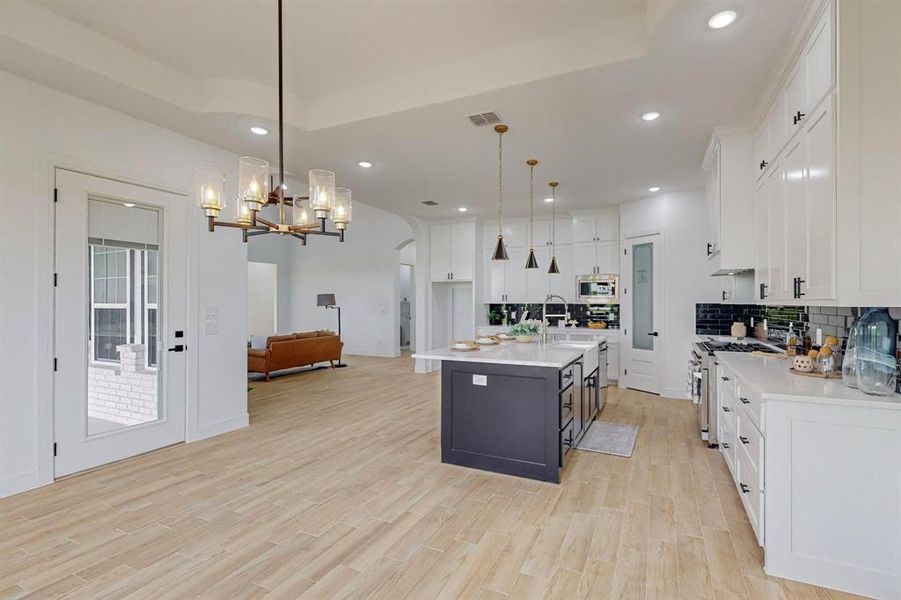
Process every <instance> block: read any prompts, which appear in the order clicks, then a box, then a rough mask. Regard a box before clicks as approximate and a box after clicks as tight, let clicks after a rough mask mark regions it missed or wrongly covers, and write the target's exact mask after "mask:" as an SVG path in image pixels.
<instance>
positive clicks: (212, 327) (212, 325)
mask: <svg viewBox="0 0 901 600" xmlns="http://www.w3.org/2000/svg"><path fill="white" fill-rule="evenodd" d="M203 332H204V333H205V334H206V335H219V321H207V322H206V323H204V329H203Z"/></svg>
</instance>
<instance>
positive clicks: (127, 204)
mask: <svg viewBox="0 0 901 600" xmlns="http://www.w3.org/2000/svg"><path fill="white" fill-rule="evenodd" d="M122 206H124V207H125V208H134V207H135V203H134V202H123V203H122Z"/></svg>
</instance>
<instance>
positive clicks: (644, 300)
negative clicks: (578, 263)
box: [620, 234, 662, 394]
mask: <svg viewBox="0 0 901 600" xmlns="http://www.w3.org/2000/svg"><path fill="white" fill-rule="evenodd" d="M623 250H624V251H623V274H622V277H621V278H620V283H621V285H622V288H623V289H622V297H621V299H620V302H621V306H620V310H621V313H622V317H623V335H624V336H625V340H624V342H625V343H624V344H623V348H624V350H625V352H624V359H625V365H624V368H623V373H624V375H623V383H624V385H625V387H628V388H633V389H636V390H642V391H645V392H651V393H654V394H658V393H660V373H659V370H660V361H659V353H660V329H661V326H660V325H661V310H660V308H661V298H662V295H661V288H660V235H659V234H654V235H646V236H641V237H632V238H627V239H626V241H625V244H624V248H623Z"/></svg>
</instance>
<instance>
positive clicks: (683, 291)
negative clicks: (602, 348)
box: [619, 190, 718, 398]
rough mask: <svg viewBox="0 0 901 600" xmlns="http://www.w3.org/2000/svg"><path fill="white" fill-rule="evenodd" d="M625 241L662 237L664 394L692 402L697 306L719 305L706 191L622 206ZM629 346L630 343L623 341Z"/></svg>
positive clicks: (661, 347) (661, 380) (669, 195)
mask: <svg viewBox="0 0 901 600" xmlns="http://www.w3.org/2000/svg"><path fill="white" fill-rule="evenodd" d="M619 214H620V236H621V237H622V238H623V239H625V238H627V237H632V236H636V235H644V234H649V233H654V232H658V231H659V232H661V233H662V234H663V269H662V271H663V273H662V274H663V282H662V286H663V294H662V298H661V300H660V301H661V302H662V303H663V324H662V326H661V328H660V336H661V337H660V342H661V343H660V353H659V356H660V361H661V366H660V393H661V395H663V396H667V397H670V398H685V397H688V394H687V390H686V383H685V382H686V377H687V376H686V369H687V367H686V364H687V362H688V359H689V357H690V356H689V353H690V342H691V339H692V337H693V336H694V334H695V303H697V302H717V301H718V298H717V289H718V287H717V285H716V284H717V282H716V280H715V279H714V278H712V277H708V276H707V273H708V267H707V255H706V248H705V246H704V243H703V242H704V240H706V239H707V228H708V222H707V205H706V203H705V200H704V192H703V190H699V191H695V192H680V193H672V194H660V195H657V196H654V197H651V198H646V199H644V200H637V201H635V202H627V203H625V204H621V205H620V213H619ZM624 343H625V341H624Z"/></svg>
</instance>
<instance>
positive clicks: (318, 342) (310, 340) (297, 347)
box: [247, 331, 344, 381]
mask: <svg viewBox="0 0 901 600" xmlns="http://www.w3.org/2000/svg"><path fill="white" fill-rule="evenodd" d="M343 347H344V342H342V341H341V338H340V337H338V336H337V335H336V334H335V333H334V332H332V331H309V332H302V333H292V334H289V335H274V336H270V337H269V338H268V339H267V340H266V348H265V350H261V349H258V348H248V349H247V371H248V372H249V373H265V374H266V381H269V375H270V373H272V372H273V371H280V370H282V369H294V368H297V367H304V366H307V365H309V366H313V365H314V364H316V363H318V362H325V361H329V363H330V364H331V366H332V368H334V366H335V361H338V362H341V349H342V348H343Z"/></svg>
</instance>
